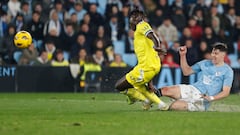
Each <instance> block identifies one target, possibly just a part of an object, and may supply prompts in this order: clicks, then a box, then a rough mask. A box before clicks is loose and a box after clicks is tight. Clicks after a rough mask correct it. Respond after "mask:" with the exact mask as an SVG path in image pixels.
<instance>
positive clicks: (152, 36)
mask: <svg viewBox="0 0 240 135" xmlns="http://www.w3.org/2000/svg"><path fill="white" fill-rule="evenodd" d="M147 37H148V38H149V39H151V40H152V41H153V43H154V49H155V51H157V52H158V55H166V53H167V51H166V49H164V48H162V47H161V41H160V40H159V38H158V37H157V35H156V34H155V33H154V32H150V33H149V34H148V35H147ZM148 89H149V91H151V92H155V90H156V88H155V87H154V86H153V82H152V80H151V81H150V82H149V83H148Z"/></svg>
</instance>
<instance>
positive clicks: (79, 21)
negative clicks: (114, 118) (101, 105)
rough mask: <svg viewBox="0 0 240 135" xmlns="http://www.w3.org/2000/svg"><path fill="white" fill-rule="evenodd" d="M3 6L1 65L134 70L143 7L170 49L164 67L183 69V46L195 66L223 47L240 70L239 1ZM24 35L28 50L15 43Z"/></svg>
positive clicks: (4, 0)
mask: <svg viewBox="0 0 240 135" xmlns="http://www.w3.org/2000/svg"><path fill="white" fill-rule="evenodd" d="M0 6H1V9H0V65H14V64H15V65H16V64H17V65H24V66H34V65H38V66H40V65H42V66H43V65H51V66H68V65H69V63H79V64H80V65H81V66H83V65H84V64H88V63H91V64H95V65H97V66H109V67H126V66H133V65H134V64H136V61H137V60H136V57H134V51H133V38H134V35H133V31H131V30H130V29H129V18H128V15H129V13H130V11H131V10H132V9H134V7H136V6H137V7H138V8H139V9H140V10H143V11H144V12H145V14H146V18H145V21H148V22H149V23H150V24H151V26H152V28H153V29H154V30H155V31H156V33H157V34H158V36H160V37H161V38H162V40H163V42H162V44H163V45H164V47H165V48H166V49H167V50H168V53H167V55H165V56H162V64H163V66H167V67H179V56H178V49H179V47H180V46H182V45H186V46H187V48H188V54H187V59H188V62H189V64H190V65H192V64H193V63H195V62H197V61H199V60H202V59H210V58H211V49H212V46H211V45H212V44H213V43H215V42H223V43H226V44H227V46H228V49H229V51H228V56H227V57H226V58H225V61H226V63H228V64H229V65H230V66H232V67H233V68H239V67H240V1H239V0H1V2H0ZM20 30H26V31H28V32H30V33H31V35H32V38H33V43H32V45H31V46H30V47H29V48H27V49H18V48H16V47H15V46H14V44H13V38H14V35H15V33H16V32H18V31H20ZM90 67H91V66H89V68H90Z"/></svg>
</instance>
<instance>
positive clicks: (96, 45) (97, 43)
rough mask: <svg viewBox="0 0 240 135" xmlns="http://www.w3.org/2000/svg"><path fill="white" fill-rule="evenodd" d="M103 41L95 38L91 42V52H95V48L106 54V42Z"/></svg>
mask: <svg viewBox="0 0 240 135" xmlns="http://www.w3.org/2000/svg"><path fill="white" fill-rule="evenodd" d="M104 43H105V42H104V40H102V39H97V40H95V41H94V42H93V45H92V49H93V50H92V52H96V50H103V51H104V52H103V53H104V55H105V56H106V52H105V51H106V50H105V49H106V48H107V45H106V44H104Z"/></svg>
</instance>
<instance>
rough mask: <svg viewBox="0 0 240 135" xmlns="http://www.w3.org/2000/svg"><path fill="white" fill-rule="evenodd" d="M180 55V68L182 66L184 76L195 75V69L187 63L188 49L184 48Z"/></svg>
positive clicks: (181, 49)
mask: <svg viewBox="0 0 240 135" xmlns="http://www.w3.org/2000/svg"><path fill="white" fill-rule="evenodd" d="M179 54H180V66H181V69H182V72H183V75H185V76H188V75H191V74H193V73H194V71H193V69H192V68H191V67H190V66H189V65H188V63H187V58H186V54H187V47H186V46H182V47H181V48H180V49H179Z"/></svg>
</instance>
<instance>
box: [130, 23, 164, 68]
mask: <svg viewBox="0 0 240 135" xmlns="http://www.w3.org/2000/svg"><path fill="white" fill-rule="evenodd" d="M152 31H153V30H152V28H151V26H150V25H149V24H148V23H147V22H145V21H141V22H140V23H138V24H137V26H136V30H135V32H134V41H133V43H134V51H135V54H136V56H137V60H138V64H137V67H138V68H140V69H142V70H143V71H150V70H155V71H156V72H159V70H160V67H161V63H160V58H159V56H158V53H157V52H156V51H155V50H154V48H153V46H154V43H153V41H152V40H151V39H149V38H148V37H147V34H149V32H152Z"/></svg>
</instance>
